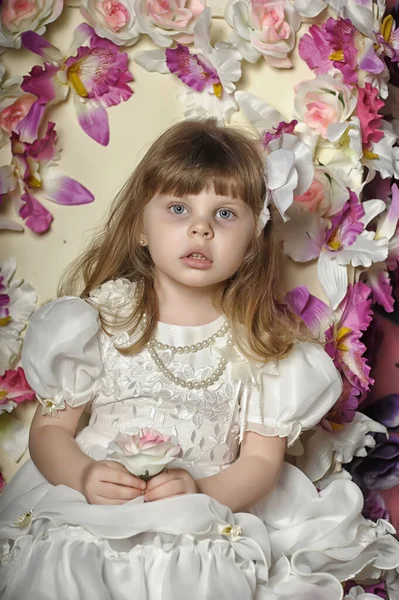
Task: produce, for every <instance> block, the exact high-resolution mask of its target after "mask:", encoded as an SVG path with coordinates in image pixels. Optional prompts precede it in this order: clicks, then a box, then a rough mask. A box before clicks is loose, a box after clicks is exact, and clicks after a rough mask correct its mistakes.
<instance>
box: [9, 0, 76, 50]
mask: <svg viewBox="0 0 399 600" xmlns="http://www.w3.org/2000/svg"><path fill="white" fill-rule="evenodd" d="M63 7H64V0H40V2H37V1H36V0H3V1H2V2H1V3H0V39H1V45H2V46H3V47H5V48H20V47H21V34H22V33H23V32H24V31H35V32H36V33H37V34H38V35H43V34H44V33H45V31H46V25H48V24H49V23H52V22H53V21H55V20H56V19H58V17H59V16H60V14H61V11H62V9H63Z"/></svg>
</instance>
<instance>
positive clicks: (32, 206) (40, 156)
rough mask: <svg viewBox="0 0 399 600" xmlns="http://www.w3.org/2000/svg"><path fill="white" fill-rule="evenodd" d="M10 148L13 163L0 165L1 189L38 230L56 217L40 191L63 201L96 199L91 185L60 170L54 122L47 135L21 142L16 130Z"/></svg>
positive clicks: (48, 224) (32, 226) (59, 201)
mask: <svg viewBox="0 0 399 600" xmlns="http://www.w3.org/2000/svg"><path fill="white" fill-rule="evenodd" d="M11 152H12V164H11V165H7V166H5V167H0V191H1V192H6V193H10V195H11V197H12V198H13V199H14V201H15V203H16V205H17V209H18V211H19V214H20V216H21V217H22V218H23V219H24V220H25V222H26V225H27V227H29V229H31V230H32V231H34V232H35V233H43V232H45V231H47V230H48V228H49V227H50V225H51V222H52V221H53V217H52V215H51V213H50V212H49V211H48V210H47V209H46V208H45V207H44V206H43V205H42V204H41V203H40V202H39V200H38V199H37V198H36V195H35V194H36V193H37V192H41V193H42V194H43V196H44V197H45V198H47V199H48V200H50V201H52V202H55V203H57V204H62V205H69V206H73V205H77V204H87V203H89V202H93V200H94V196H93V194H92V193H91V192H90V191H89V190H88V189H86V188H85V187H84V186H83V185H82V184H80V183H79V182H78V181H76V180H75V179H72V178H71V177H67V176H66V175H62V174H60V173H59V172H58V165H57V161H58V159H59V149H58V148H57V135H56V131H55V124H54V123H51V122H49V123H48V125H47V130H46V132H45V134H44V136H43V137H41V138H39V139H37V140H35V141H34V142H33V143H28V142H22V141H21V140H20V138H19V135H18V134H17V133H15V132H13V133H12V135H11ZM20 190H21V192H20Z"/></svg>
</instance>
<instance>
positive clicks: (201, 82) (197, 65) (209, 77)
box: [165, 43, 222, 97]
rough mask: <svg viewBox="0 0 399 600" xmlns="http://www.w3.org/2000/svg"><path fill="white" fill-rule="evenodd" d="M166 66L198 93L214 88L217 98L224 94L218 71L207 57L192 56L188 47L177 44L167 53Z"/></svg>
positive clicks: (168, 49)
mask: <svg viewBox="0 0 399 600" xmlns="http://www.w3.org/2000/svg"><path fill="white" fill-rule="evenodd" d="M165 57H166V65H167V67H168V69H169V71H170V72H171V73H173V74H174V75H176V76H177V77H178V78H179V79H180V80H181V81H182V82H183V83H185V84H186V85H188V86H189V87H191V88H192V89H193V90H195V91H196V92H203V91H204V90H205V89H207V88H213V91H214V93H215V95H216V96H217V97H220V96H221V94H222V84H221V81H220V78H219V75H218V74H217V71H216V69H215V68H214V67H213V66H212V65H211V63H210V62H209V61H208V60H206V58H205V56H199V55H198V54H191V53H190V51H189V49H188V48H187V46H183V45H182V44H179V43H178V44H177V46H176V48H167V50H166V51H165Z"/></svg>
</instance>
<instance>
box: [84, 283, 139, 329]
mask: <svg viewBox="0 0 399 600" xmlns="http://www.w3.org/2000/svg"><path fill="white" fill-rule="evenodd" d="M135 291H136V284H135V283H132V282H131V281H129V280H128V279H125V278H122V277H121V278H119V279H115V280H113V281H106V282H105V283H102V284H101V285H99V286H98V287H96V288H95V289H94V290H92V291H91V292H90V304H92V305H95V306H96V307H97V308H98V309H99V310H100V312H102V313H103V314H104V316H105V318H107V317H110V316H111V317H112V318H114V319H126V318H128V317H130V316H131V315H132V311H133V303H134V295H135Z"/></svg>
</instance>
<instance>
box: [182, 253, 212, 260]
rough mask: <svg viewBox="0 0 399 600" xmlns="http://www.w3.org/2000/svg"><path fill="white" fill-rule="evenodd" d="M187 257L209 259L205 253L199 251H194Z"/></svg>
mask: <svg viewBox="0 0 399 600" xmlns="http://www.w3.org/2000/svg"><path fill="white" fill-rule="evenodd" d="M187 258H195V259H197V260H209V259H208V258H206V256H204V255H203V254H198V253H197V252H192V253H191V254H188V256H187Z"/></svg>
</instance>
